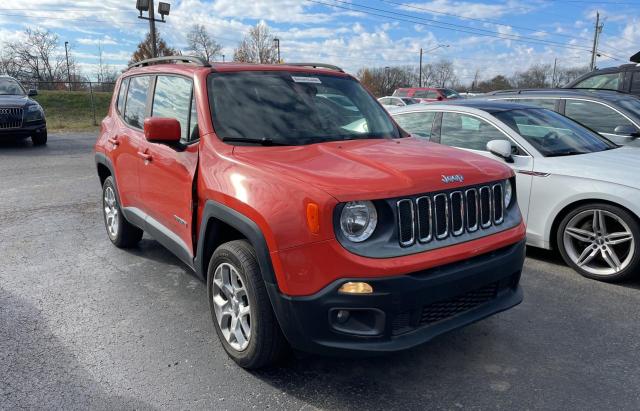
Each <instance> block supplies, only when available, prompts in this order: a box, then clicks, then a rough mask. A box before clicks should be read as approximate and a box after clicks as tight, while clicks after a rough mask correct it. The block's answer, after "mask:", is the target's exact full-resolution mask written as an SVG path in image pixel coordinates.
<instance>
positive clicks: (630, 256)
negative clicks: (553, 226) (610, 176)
mask: <svg viewBox="0 0 640 411" xmlns="http://www.w3.org/2000/svg"><path fill="white" fill-rule="evenodd" d="M556 241H557V244H558V249H559V250H560V254H561V255H562V258H563V259H564V260H565V262H566V263H567V264H568V265H569V266H571V267H572V268H573V269H574V270H576V271H577V272H578V273H579V274H581V275H582V276H584V277H587V278H591V279H594V280H599V281H606V282H616V281H622V280H626V279H629V278H631V277H633V276H635V275H637V274H638V271H639V270H640V226H639V225H638V222H637V221H636V219H635V217H634V216H633V215H631V214H630V213H629V212H628V211H626V210H624V209H622V208H620V207H617V206H613V205H609V204H600V203H592V204H586V205H583V206H581V207H578V208H576V209H574V210H572V211H571V212H570V213H569V214H567V215H566V216H565V217H564V218H563V219H562V221H561V222H560V225H559V227H558V232H557V233H556Z"/></svg>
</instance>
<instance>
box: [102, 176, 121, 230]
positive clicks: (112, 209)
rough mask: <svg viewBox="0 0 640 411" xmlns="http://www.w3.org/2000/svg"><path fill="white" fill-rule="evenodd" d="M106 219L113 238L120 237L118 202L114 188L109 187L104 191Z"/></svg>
mask: <svg viewBox="0 0 640 411" xmlns="http://www.w3.org/2000/svg"><path fill="white" fill-rule="evenodd" d="M103 205H104V217H105V223H106V225H107V231H108V232H109V236H111V238H116V237H117V236H118V228H119V223H118V201H117V200H116V194H115V192H114V191H113V188H111V187H107V188H106V189H105V190H104V201H103Z"/></svg>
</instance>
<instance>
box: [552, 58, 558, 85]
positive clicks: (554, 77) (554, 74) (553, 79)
mask: <svg viewBox="0 0 640 411" xmlns="http://www.w3.org/2000/svg"><path fill="white" fill-rule="evenodd" d="M557 65H558V58H557V57H556V58H554V59H553V74H552V75H551V87H552V88H555V87H556V66H557Z"/></svg>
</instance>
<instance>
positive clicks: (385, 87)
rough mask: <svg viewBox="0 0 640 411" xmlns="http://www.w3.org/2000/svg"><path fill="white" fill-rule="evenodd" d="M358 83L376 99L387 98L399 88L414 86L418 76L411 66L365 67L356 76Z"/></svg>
mask: <svg viewBox="0 0 640 411" xmlns="http://www.w3.org/2000/svg"><path fill="white" fill-rule="evenodd" d="M357 76H358V78H359V79H360V82H361V83H362V84H363V85H364V86H365V87H366V88H367V89H369V91H371V93H373V94H374V95H375V96H377V97H382V96H389V95H391V94H393V92H394V91H395V90H396V89H398V88H401V87H411V86H414V85H415V84H416V82H417V79H418V74H417V73H416V70H415V68H414V67H412V66H398V67H384V68H383V67H371V68H369V67H365V68H362V69H360V70H359V71H358V74H357Z"/></svg>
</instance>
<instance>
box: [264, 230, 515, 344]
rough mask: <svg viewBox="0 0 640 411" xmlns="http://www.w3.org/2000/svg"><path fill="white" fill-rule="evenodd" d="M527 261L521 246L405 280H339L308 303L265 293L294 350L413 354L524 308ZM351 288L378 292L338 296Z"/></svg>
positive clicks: (273, 292)
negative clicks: (358, 285)
mask: <svg viewBox="0 0 640 411" xmlns="http://www.w3.org/2000/svg"><path fill="white" fill-rule="evenodd" d="M524 258H525V243H524V241H522V242H520V243H517V244H514V245H511V246H509V247H505V248H502V249H500V250H496V251H493V252H491V253H488V254H484V255H480V256H476V257H473V258H471V259H468V260H465V261H461V262H458V263H454V264H449V265H446V266H442V267H437V268H434V269H430V270H425V271H421V272H417V273H411V274H407V275H403V276H396V277H386V278H371V279H342V280H340V281H336V282H334V283H332V284H331V285H329V286H327V287H326V288H324V289H323V290H322V291H320V292H319V293H317V294H314V295H312V296H307V297H287V296H283V295H282V294H280V293H279V292H278V290H277V289H276V287H275V286H272V285H267V286H268V289H269V295H270V298H271V301H272V303H273V306H274V309H275V310H276V314H277V317H278V320H279V322H280V326H281V328H282V330H283V332H284V334H285V336H286V337H287V339H288V340H289V343H290V344H291V345H292V346H293V347H294V348H296V349H298V350H301V351H307V352H315V353H320V354H334V355H340V354H349V355H352V354H358V353H363V354H371V353H382V352H390V351H398V350H403V349H407V348H411V347H413V346H416V345H419V344H422V343H424V342H426V341H428V340H430V339H432V338H434V337H436V336H438V335H440V334H443V333H445V332H448V331H451V330H454V329H456V328H460V327H463V326H466V325H468V324H471V323H473V322H476V321H478V320H481V319H483V318H486V317H488V316H490V315H493V314H496V313H498V312H501V311H504V310H507V309H509V308H511V307H513V306H515V305H517V304H519V303H520V302H521V301H522V298H523V293H522V290H521V288H520V286H519V282H520V275H521V271H522V265H523V263H524ZM347 281H366V282H368V283H369V284H371V285H372V286H373V289H374V293H373V294H371V295H344V294H340V293H338V288H339V287H340V286H341V285H342V284H343V283H344V282H347ZM341 310H342V311H343V312H342V313H340V311H341ZM350 314H351V316H352V317H353V325H352V326H350V325H349V324H350V323H349V322H348V321H349V320H348V318H349V315H350ZM339 315H340V316H341V317H338V316H339ZM338 321H341V322H340V323H338Z"/></svg>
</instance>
